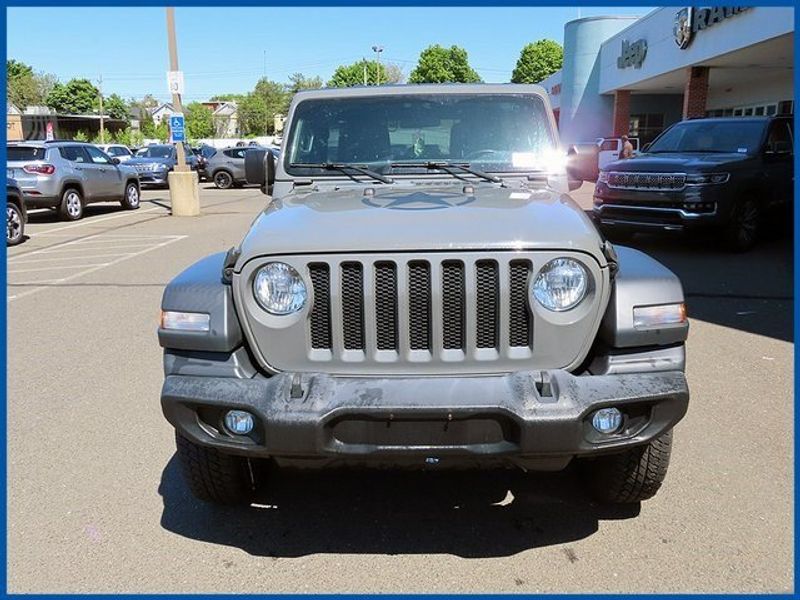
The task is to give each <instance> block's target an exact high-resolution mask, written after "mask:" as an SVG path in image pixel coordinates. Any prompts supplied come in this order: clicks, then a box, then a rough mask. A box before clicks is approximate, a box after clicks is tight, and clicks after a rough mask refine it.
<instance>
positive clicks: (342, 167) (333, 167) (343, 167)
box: [289, 162, 394, 183]
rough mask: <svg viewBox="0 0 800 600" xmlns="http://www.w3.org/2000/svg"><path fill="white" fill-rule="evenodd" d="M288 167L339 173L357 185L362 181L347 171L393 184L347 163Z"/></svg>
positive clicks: (380, 176)
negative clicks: (356, 182)
mask: <svg viewBox="0 0 800 600" xmlns="http://www.w3.org/2000/svg"><path fill="white" fill-rule="evenodd" d="M289 167H296V168H298V169H325V170H326V171H341V172H342V173H344V174H345V175H347V176H348V177H349V178H350V179H352V180H353V181H358V182H359V183H363V182H362V181H360V180H358V179H356V178H355V177H353V175H352V174H350V173H348V169H349V170H350V171H355V172H356V173H360V174H361V175H366V176H367V177H372V179H375V180H377V181H380V182H381V183H394V180H393V179H392V178H391V177H386V176H385V175H381V174H380V173H376V172H375V171H371V170H370V169H367V168H366V167H360V166H358V165H351V164H349V163H332V162H321V163H291V164H290V165H289Z"/></svg>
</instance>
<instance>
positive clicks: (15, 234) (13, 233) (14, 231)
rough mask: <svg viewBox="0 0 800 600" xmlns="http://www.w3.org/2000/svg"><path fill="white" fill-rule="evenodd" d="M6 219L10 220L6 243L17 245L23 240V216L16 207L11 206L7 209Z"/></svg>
mask: <svg viewBox="0 0 800 600" xmlns="http://www.w3.org/2000/svg"><path fill="white" fill-rule="evenodd" d="M6 217H7V218H8V230H7V232H6V243H7V244H16V243H17V242H19V241H20V239H22V215H21V214H20V212H19V209H18V208H17V207H16V206H14V205H13V204H9V205H8V206H7V207H6Z"/></svg>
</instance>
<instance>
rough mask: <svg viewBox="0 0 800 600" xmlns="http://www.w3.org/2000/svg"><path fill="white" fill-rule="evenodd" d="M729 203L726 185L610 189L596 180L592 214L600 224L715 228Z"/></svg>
mask: <svg viewBox="0 0 800 600" xmlns="http://www.w3.org/2000/svg"><path fill="white" fill-rule="evenodd" d="M726 192H727V193H726ZM730 204H731V203H730V190H729V189H728V186H727V185H718V186H716V185H715V186H696V187H693V188H690V187H687V188H686V189H684V190H681V191H675V192H659V191H645V190H641V191H640V190H620V189H612V188H609V187H608V186H607V185H606V184H604V183H598V184H597V185H596V186H595V191H594V202H593V206H592V218H593V219H594V221H595V222H596V223H597V224H598V225H601V226H605V227H609V228H614V229H628V230H636V231H646V230H656V231H657V230H662V231H684V230H692V229H704V228H714V227H719V226H721V225H724V224H725V223H726V222H727V218H728V213H729V211H730Z"/></svg>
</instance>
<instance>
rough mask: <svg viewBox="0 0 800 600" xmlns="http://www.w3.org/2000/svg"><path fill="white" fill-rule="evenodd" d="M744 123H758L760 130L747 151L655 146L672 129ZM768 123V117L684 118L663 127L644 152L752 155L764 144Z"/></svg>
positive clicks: (672, 131) (736, 125)
mask: <svg viewBox="0 0 800 600" xmlns="http://www.w3.org/2000/svg"><path fill="white" fill-rule="evenodd" d="M744 123H748V124H754V125H758V126H760V127H761V131H760V132H759V134H758V139H757V140H756V143H755V145H754V147H753V148H752V149H750V148H749V147H748V149H747V152H739V151H738V149H732V150H730V149H728V150H721V149H709V150H701V149H695V150H692V149H688V150H675V149H673V150H659V149H658V148H657V147H656V146H657V144H658V143H659V142H660V141H661V140H663V139H664V138H665V137H667V136H668V135H670V134H671V133H674V131H675V130H676V129H679V128H689V127H701V126H702V125H709V124H714V125H723V124H725V125H730V126H733V127H741V125H742V124H744ZM769 123H770V121H769V120H768V119H764V120H761V119H758V120H756V119H744V118H743V119H740V120H734V119H724V120H723V119H720V120H711V119H697V120H694V121H693V120H691V119H690V120H686V121H679V122H677V123H675V124H674V125H672V126H670V127H668V128H667V129H665V130H664V131H662V132H661V133H660V134H659V135H658V137H656V139H654V140H653V141H652V142H651V143H650V146H649V147H648V148H647V152H646V153H647V154H740V155H742V156H753V155H755V154H758V152H759V150H760V149H761V147H762V146H763V145H764V139H765V136H766V134H767V131H768V130H769ZM684 135H685V134H684Z"/></svg>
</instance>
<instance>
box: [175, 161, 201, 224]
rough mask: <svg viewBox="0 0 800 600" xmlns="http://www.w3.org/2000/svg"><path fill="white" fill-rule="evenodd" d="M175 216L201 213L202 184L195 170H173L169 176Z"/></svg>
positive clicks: (190, 215) (192, 215)
mask: <svg viewBox="0 0 800 600" xmlns="http://www.w3.org/2000/svg"><path fill="white" fill-rule="evenodd" d="M167 180H168V181H169V199H170V202H171V203H172V216H173V217H196V216H198V215H199V214H200V186H199V182H198V178H197V173H196V172H195V171H172V172H171V173H170V174H169V175H168V176H167Z"/></svg>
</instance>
